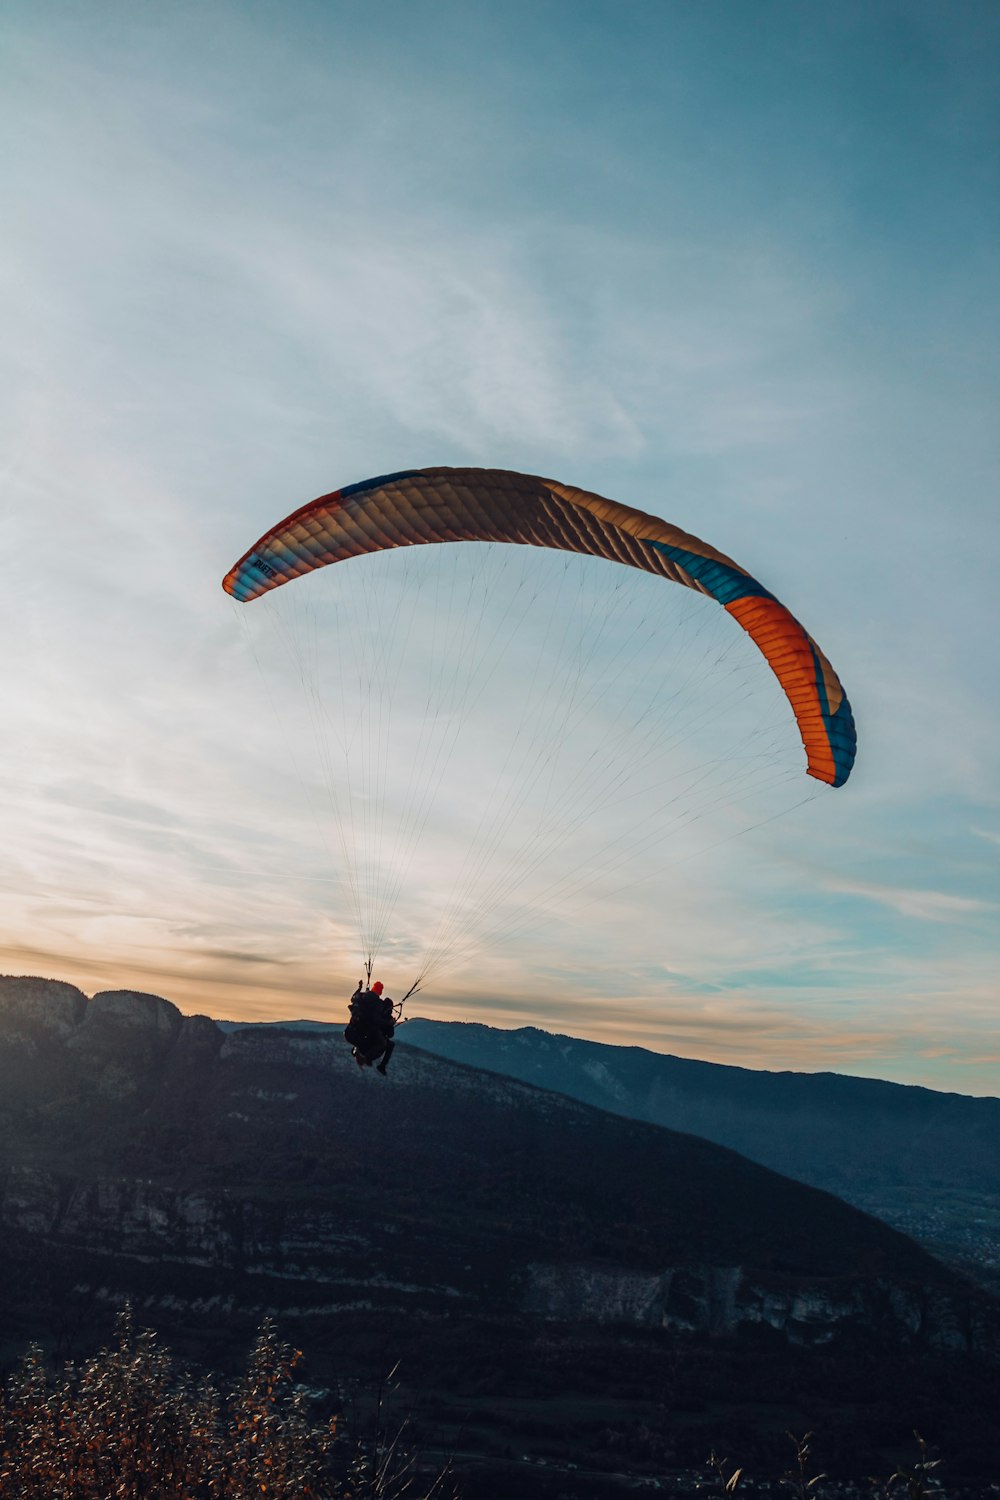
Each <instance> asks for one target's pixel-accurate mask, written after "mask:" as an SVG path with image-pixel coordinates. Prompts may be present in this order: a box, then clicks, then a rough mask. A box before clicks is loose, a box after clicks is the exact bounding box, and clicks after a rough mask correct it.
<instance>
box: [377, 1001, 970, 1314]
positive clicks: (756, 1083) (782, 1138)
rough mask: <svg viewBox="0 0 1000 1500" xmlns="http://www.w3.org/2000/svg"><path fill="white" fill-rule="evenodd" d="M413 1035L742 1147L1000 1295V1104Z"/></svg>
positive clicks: (590, 1048)
mask: <svg viewBox="0 0 1000 1500" xmlns="http://www.w3.org/2000/svg"><path fill="white" fill-rule="evenodd" d="M400 1035H401V1036H403V1037H405V1039H406V1040H407V1041H408V1042H410V1043H411V1044H412V1043H415V1044H416V1045H417V1046H420V1047H424V1048H426V1049H427V1050H428V1051H430V1052H434V1053H436V1054H437V1055H438V1056H440V1057H448V1058H451V1059H452V1060H454V1061H456V1062H463V1063H466V1064H468V1065H469V1066H471V1067H476V1068H488V1069H490V1070H491V1071H493V1072H496V1073H502V1074H504V1075H505V1076H507V1077H511V1078H517V1079H520V1080H521V1081H522V1082H525V1083H534V1084H537V1085H538V1086H539V1087H542V1088H547V1089H551V1090H553V1091H554V1092H556V1093H560V1094H566V1095H568V1096H569V1097H570V1098H572V1099H579V1100H581V1101H582V1102H584V1103H586V1104H591V1105H595V1106H596V1107H597V1108H599V1109H606V1110H611V1111H613V1112H615V1113H616V1114H621V1115H625V1116H627V1117H628V1118H630V1119H636V1120H646V1121H649V1122H650V1123H652V1124H655V1125H663V1126H666V1127H668V1128H669V1129H671V1130H683V1131H687V1132H689V1133H690V1134H692V1135H698V1136H702V1137H703V1138H704V1139H705V1140H709V1141H715V1142H717V1143H718V1144H719V1145H723V1146H729V1147H731V1148H732V1149H733V1150H736V1151H739V1152H741V1153H742V1154H743V1155H744V1156H748V1157H750V1159H751V1160H752V1161H756V1162H760V1163H762V1164H763V1165H764V1166H767V1167H771V1168H772V1169H773V1170H774V1171H777V1172H782V1173H784V1174H786V1175H787V1176H789V1177H794V1178H796V1179H797V1180H798V1181H800V1182H808V1183H810V1184H811V1185H812V1186H814V1187H821V1188H824V1189H825V1190H826V1191H828V1192H831V1193H836V1194H837V1196H838V1197H841V1198H844V1199H846V1200H847V1202H849V1203H854V1204H856V1205H857V1206H858V1207H860V1208H863V1209H865V1210H866V1211H867V1212H869V1213H874V1214H877V1215H878V1216H879V1217H880V1218H883V1219H885V1220H886V1221H887V1222H889V1223H891V1224H893V1225H894V1226H895V1227H896V1228H899V1229H902V1230H903V1231H904V1232H905V1233H907V1234H910V1235H912V1236H913V1237H914V1238H917V1239H919V1241H920V1242H921V1243H922V1244H924V1245H927V1246H929V1247H930V1248H931V1249H932V1250H934V1251H935V1253H937V1254H939V1255H943V1256H945V1257H946V1258H947V1259H948V1261H949V1262H950V1263H951V1264H955V1265H959V1266H962V1267H963V1268H964V1269H966V1270H968V1271H969V1272H970V1273H971V1274H974V1275H976V1277H977V1279H979V1280H980V1281H982V1282H983V1283H984V1284H986V1285H988V1286H989V1285H996V1286H997V1287H998V1289H1000V1098H985V1099H977V1098H971V1097H969V1096H967V1095H963V1094H944V1093H937V1092H935V1091H934V1090H932V1089H926V1088H917V1087H912V1086H907V1085H903V1084H896V1083H886V1082H882V1081H879V1080H877V1079H868V1078H849V1077H845V1076H843V1075H842V1074H837V1073H791V1072H774V1073H772V1072H760V1071H751V1070H750V1069H748V1068H735V1067H729V1066H725V1065H723V1064H720V1063H707V1062H697V1061H694V1060H691V1059H688V1058H683V1057H671V1056H665V1055H663V1054H660V1053H655V1052H649V1051H646V1050H644V1049H643V1048H641V1047H616V1046H608V1045H606V1044H603V1043H598V1042H587V1041H580V1040H579V1039H577V1038H575V1037H568V1036H553V1035H550V1034H549V1033H547V1032H544V1031H539V1030H537V1029H535V1028H534V1027H525V1028H522V1029H520V1030H516V1031H504V1030H499V1029H497V1028H495V1027H491V1026H481V1025H476V1024H472V1023H464V1022H450V1021H429V1020H420V1019H418V1020H413V1021H410V1022H408V1023H407V1025H406V1028H405V1030H402V1031H401V1032H400Z"/></svg>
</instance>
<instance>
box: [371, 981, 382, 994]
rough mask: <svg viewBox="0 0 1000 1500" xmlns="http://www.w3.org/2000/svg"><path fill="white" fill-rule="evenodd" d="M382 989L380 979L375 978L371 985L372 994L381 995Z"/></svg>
mask: <svg viewBox="0 0 1000 1500" xmlns="http://www.w3.org/2000/svg"><path fill="white" fill-rule="evenodd" d="M384 989H385V985H384V984H383V983H382V981H381V979H376V981H375V983H374V984H373V985H372V994H373V995H381V993H382V991H383V990H384Z"/></svg>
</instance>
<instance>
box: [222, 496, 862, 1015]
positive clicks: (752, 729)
mask: <svg viewBox="0 0 1000 1500" xmlns="http://www.w3.org/2000/svg"><path fill="white" fill-rule="evenodd" d="M446 543H447V544H448V545H447V546H445V545H443V544H446ZM560 554H561V556H560ZM352 560H353V561H352ZM344 562H350V563H351V564H352V565H351V566H350V567H348V568H343V569H342V568H340V567H339V566H337V567H333V566H332V565H333V564H341V563H344ZM608 563H610V564H612V566H610V567H608V566H606V564H608ZM522 564H523V566H520V565H522ZM317 573H322V574H323V578H324V580H325V582H326V584H327V585H328V587H327V588H326V589H325V590H324V589H323V587H322V586H321V584H320V581H319V580H317V581H316V582H315V583H312V582H311V583H309V584H308V585H306V584H302V585H300V586H297V587H296V588H293V589H286V588H285V587H284V585H286V584H288V583H292V582H295V581H296V580H304V579H305V578H306V576H307V575H314V574H317ZM574 581H575V583H576V589H575V592H574ZM662 584H668V585H672V586H671V587H668V588H665V589H664V588H661V585H662ZM677 585H680V587H679V588H678V587H676V586H677ZM224 587H225V589H226V591H227V592H228V593H229V594H230V595H231V596H232V597H233V599H234V600H236V601H238V602H240V603H248V602H251V601H254V600H259V599H263V598H267V599H268V600H269V603H268V604H266V605H265V606H263V607H262V608H261V609H260V610H259V611H258V610H254V611H251V612H244V611H243V610H238V611H237V613H238V615H239V617H240V620H241V624H242V625H243V626H244V628H245V629H246V630H247V631H248V633H249V632H250V631H251V629H252V628H253V627H251V626H250V625H248V624H247V623H246V614H249V615H250V616H251V618H252V620H253V622H254V626H256V624H257V622H258V621H260V623H261V625H262V626H266V625H267V624H268V617H269V616H271V615H273V616H274V619H273V621H271V622H270V623H271V624H272V625H273V627H274V628H273V630H272V631H271V632H270V634H271V636H272V638H273V640H274V641H278V642H280V645H281V647H282V651H283V653H286V654H285V656H284V659H283V662H282V665H281V669H280V670H279V671H277V672H275V673H272V674H271V675H270V676H268V675H266V674H265V693H264V695H263V696H264V698H265V699H266V700H267V701H268V702H269V703H270V704H271V706H273V707H277V704H276V702H275V701H274V699H275V693H277V692H280V691H282V690H284V689H287V691H288V693H289V694H290V695H291V696H292V698H294V696H295V693H296V690H299V693H300V696H301V699H302V706H303V712H304V713H305V715H306V716H307V718H308V723H306V724H303V726H302V729H301V730H297V729H296V730H292V729H290V725H291V724H292V722H293V718H294V704H293V703H291V702H288V703H286V704H285V705H284V706H283V709H282V710H281V711H280V712H279V715H278V717H279V719H280V720H281V721H282V728H283V731H287V733H286V740H287V743H288V748H289V751H290V754H289V756H288V759H287V762H286V763H285V765H286V766H287V767H288V768H289V769H298V762H299V761H300V759H301V754H302V751H303V747H304V746H305V744H306V741H307V735H308V734H312V735H314V736H315V739H316V749H317V771H316V773H315V774H313V775H311V776H310V777H309V778H308V780H306V779H304V787H305V790H306V792H307V795H308V796H310V797H311V796H313V795H316V794H317V792H318V795H319V800H318V802H317V806H316V813H317V816H316V818H315V825H316V828H317V831H319V830H320V829H321V828H322V826H323V824H324V814H325V813H332V815H333V822H334V824H335V829H336V833H337V836H338V838H339V842H340V849H339V856H338V855H337V854H336V853H335V852H334V851H332V850H331V851H330V852H331V853H334V858H335V864H336V867H337V872H338V874H337V878H338V880H341V881H342V882H343V884H342V890H343V900H342V901H341V902H340V906H339V908H338V910H342V909H345V908H347V907H349V906H353V910H354V914H355V921H356V927H357V931H358V934H359V938H360V941H361V950H362V952H363V953H364V954H365V955H366V973H367V978H368V980H369V982H370V980H371V974H372V964H373V961H374V956H375V955H376V954H377V953H380V952H381V951H382V947H383V944H384V942H385V940H386V938H387V936H388V934H389V932H390V931H391V932H392V935H393V940H394V944H395V952H394V963H396V962H397V961H398V955H401V954H402V953H404V952H405V953H407V954H414V955H416V954H419V955H420V957H419V961H418V962H417V964H416V978H415V979H414V982H413V984H412V985H411V987H410V989H409V990H408V991H407V994H412V993H414V992H415V991H416V990H417V989H419V988H420V985H421V983H422V981H423V979H424V977H425V976H426V974H427V973H428V972H429V971H430V969H431V968H432V967H438V966H439V965H440V964H442V963H444V961H445V960H447V962H448V963H449V964H452V963H454V962H455V961H456V959H458V958H461V956H462V955H463V954H469V953H471V952H474V951H475V950H476V948H477V947H478V948H479V949H480V950H481V949H482V948H483V947H484V946H487V945H488V946H489V948H490V949H492V950H493V951H497V950H498V948H499V947H500V946H501V945H502V944H503V943H504V941H506V940H509V938H510V936H511V935H512V934H513V933H521V932H523V931H524V927H525V923H526V922H527V924H528V925H529V926H530V925H532V924H537V923H546V922H549V923H551V921H552V920H553V919H554V918H558V916H559V914H560V913H561V912H563V911H564V910H565V909H566V905H567V903H569V902H572V901H574V900H578V899H580V897H581V893H583V894H585V895H586V899H587V901H588V902H589V901H591V900H598V899H603V898H604V897H605V896H609V895H610V896H611V898H612V900H614V898H615V895H616V892H615V890H614V889H613V886H614V882H615V881H616V880H625V881H631V882H635V881H636V880H643V879H647V871H648V868H649V867H648V864H647V863H644V856H646V855H648V854H649V853H650V852H651V851H653V850H654V849H657V848H663V847H667V848H669V853H670V858H671V860H672V861H676V860H680V859H684V858H687V857H689V853H690V852H692V851H693V852H697V851H696V850H695V849H694V846H695V845H696V844H698V842H699V838H698V836H699V835H701V838H700V847H701V848H704V847H705V846H706V844H708V845H709V846H710V847H711V846H712V843H711V841H713V840H714V841H715V842H724V841H725V840H727V839H728V838H731V837H735V836H738V835H739V834H741V833H743V832H746V831H748V830H749V829H750V828H755V827H757V826H759V825H760V824H761V823H762V822H768V821H770V820H771V819H772V818H774V817H778V816H781V815H783V814H784V813H785V812H788V811H789V810H790V809H791V807H793V806H797V805H799V803H801V802H802V801H805V800H808V799H809V797H810V796H811V795H814V794H815V793H816V791H818V788H816V787H815V783H814V788H813V792H811V793H809V792H807V793H803V791H802V790H801V782H802V777H801V771H802V769H803V765H802V761H801V758H800V754H799V751H798V744H797V741H796V736H795V734H794V732H793V730H792V721H793V716H794V725H795V727H796V728H797V730H798V736H799V738H800V739H801V742H802V745H803V746H804V748H805V765H804V769H805V770H806V771H807V772H808V774H809V776H810V777H813V778H815V781H816V782H823V783H825V784H826V785H827V786H829V787H840V786H842V785H843V784H844V782H846V780H847V779H848V777H849V775H850V774H851V768H852V765H853V763H854V758H855V749H856V741H855V729H854V720H853V717H852V714H851V708H850V705H849V703H848V701H847V697H846V695H845V693H844V690H843V687H842V686H841V683H840V680H839V678H838V677H837V675H836V673H835V672H834V670H833V667H832V666H831V664H830V662H829V660H828V659H827V657H826V656H825V655H824V654H823V652H822V651H821V650H820V648H819V647H818V646H817V644H816V643H815V642H814V641H813V640H812V638H811V637H810V636H809V635H808V634H807V632H806V631H805V630H804V629H803V627H802V626H801V625H800V624H799V622H798V621H797V619H796V618H795V617H794V616H793V615H792V614H791V612H790V611H789V610H788V609H787V607H786V606H785V605H784V604H782V603H781V602H780V601H779V600H778V599H777V598H776V597H775V595H774V594H773V593H772V592H771V591H770V590H769V589H768V588H766V587H765V586H764V584H762V583H761V582H759V581H758V580H757V579H756V578H755V577H753V576H752V575H751V574H750V573H749V572H748V571H747V570H746V569H745V568H744V567H742V566H741V565H740V564H739V563H737V562H735V561H734V560H733V559H732V558H730V557H728V556H727V555H726V554H725V553H723V552H721V551H719V550H718V549H717V548H716V547H714V546H712V545H710V544H709V543H707V542H704V541H701V540H700V539H699V538H698V537H696V536H693V535H691V534H690V533H689V532H686V531H684V530H682V529H681V528H680V527H678V526H676V525H673V524H672V523H670V522H668V521H666V520H663V519H661V518H659V517H657V516H655V515H650V514H648V513H646V512H644V511H641V510H637V509H635V508H634V507H631V506H628V505H624V504H621V503H620V502H618V501H614V500H609V499H606V498H604V497H602V496H600V495H596V494H593V493H590V492H589V491H586V490H581V489H578V488H576V487H574V486H572V485H567V484H563V483H560V482H559V481H556V480H552V479H543V478H540V477H538V476H534V475H529V474H520V473H515V472H512V471H507V470H499V469H475V468H432V469H419V470H406V471H403V472H400V473H395V474H389V475H382V476H380V477H377V478H374V479H369V480H365V481H363V482H362V483H359V484H353V485H348V486H346V487H345V488H344V489H341V490H335V491H333V492H331V493H330V494H327V495H322V496H320V497H319V498H318V499H316V500H313V501H311V502H310V503H309V504H308V505H304V506H302V507H300V508H299V509H298V510H296V511H294V512H293V513H292V514H291V515H290V516H288V517H287V518H286V519H285V520H283V521H280V522H278V523H277V524H276V525H274V526H273V527H271V528H270V529H269V530H268V531H267V532H266V533H265V534H264V535H263V536H262V537H261V538H260V539H259V540H258V541H257V542H256V543H255V544H254V546H253V547H251V548H250V549H249V550H248V551H247V552H246V553H244V555H243V557H242V558H240V560H239V562H237V563H236V564H235V566H234V567H233V568H232V569H231V570H230V572H229V573H228V574H227V575H226V578H225V580H224ZM324 595H325V602H326V603H327V606H328V609H329V611H330V619H329V620H328V621H327V620H326V618H325V617H324V616H323V614H322V611H321V609H320V608H319V606H321V604H322V603H323V602H324V600H323V599H322V598H321V597H320V596H324ZM275 596H277V601H276V602H275ZM314 596H315V606H317V607H316V609H315V612H314V609H313V600H314ZM300 606H302V609H301V614H300V613H299V607H300ZM672 606H676V607H672ZM715 606H721V609H717V608H716V607H715ZM727 615H728V616H729V617H731V619H732V620H734V621H735V622H736V623H737V624H738V625H740V626H741V627H742V630H736V629H733V628H732V627H731V626H730V624H729V621H728V620H727V618H726V616H727ZM261 616H264V619H263V620H261ZM268 633H269V632H268V631H267V630H266V629H262V631H261V632H260V637H257V638H255V642H254V655H255V656H256V657H258V659H259V653H258V649H257V648H258V645H259V644H260V642H261V639H264V640H266V638H267V635H268ZM751 642H752V643H753V647H756V648H757V649H756V650H754V649H753V648H752V647H751V646H750V643H751ZM758 652H759V653H760V655H758ZM761 657H763V661H762V660H761ZM764 661H766V663H767V665H768V666H769V667H770V670H771V673H773V677H772V676H770V675H769V673H768V672H767V671H764V670H762V668H763V663H764ZM284 769H285V766H283V771H284ZM793 785H794V787H795V788H799V789H798V790H792V787H793ZM781 799H784V800H783V801H782V800H781ZM710 824H711V825H712V827H711V829H710V828H709V825H710ZM404 893H405V899H401V897H402V896H403V895H404ZM404 911H406V912H409V914H410V920H409V925H408V927H407V928H406V929H405V930H403V929H402V928H401V926H400V922H399V917H400V915H401V914H402V913H403V912H404ZM626 915H627V912H626ZM620 926H621V923H620V922H619V928H620ZM576 930H577V931H578V932H579V931H580V928H579V926H577V928H576ZM373 988H374V986H373ZM405 998H406V996H404V999H405Z"/></svg>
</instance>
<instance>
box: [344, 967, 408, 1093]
mask: <svg viewBox="0 0 1000 1500" xmlns="http://www.w3.org/2000/svg"><path fill="white" fill-rule="evenodd" d="M384 989H385V986H384V985H383V983H382V981H381V980H378V979H377V980H376V981H375V983H374V984H373V985H372V986H371V988H370V989H362V981H361V980H359V981H358V987H357V989H356V990H355V991H354V994H353V995H352V996H351V1001H350V1012H351V1019H350V1021H349V1022H348V1023H347V1026H346V1028H345V1030H344V1040H345V1041H348V1042H350V1044H351V1049H352V1055H353V1057H354V1061H355V1062H356V1063H357V1065H358V1067H359V1068H368V1067H371V1066H372V1064H373V1063H375V1064H377V1066H376V1068H375V1071H376V1072H377V1073H381V1074H382V1076H383V1077H385V1073H386V1069H387V1068H388V1066H389V1059H390V1057H391V1056H392V1052H393V1048H394V1047H395V1045H396V1044H395V1042H394V1041H393V1039H392V1037H393V1032H394V1031H395V1029H396V1018H395V1014H394V1010H393V1004H392V1001H391V1000H390V999H389V996H388V995H383V993H382V992H383V990H384Z"/></svg>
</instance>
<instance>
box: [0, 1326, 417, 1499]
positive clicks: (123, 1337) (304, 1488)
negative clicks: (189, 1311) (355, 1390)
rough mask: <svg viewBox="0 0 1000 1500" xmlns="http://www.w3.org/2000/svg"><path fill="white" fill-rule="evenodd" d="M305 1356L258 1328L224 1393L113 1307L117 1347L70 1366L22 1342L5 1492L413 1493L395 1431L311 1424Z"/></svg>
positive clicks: (2, 1457) (0, 1443)
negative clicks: (362, 1434) (365, 1433)
mask: <svg viewBox="0 0 1000 1500" xmlns="http://www.w3.org/2000/svg"><path fill="white" fill-rule="evenodd" d="M299 1358H300V1355H299V1353H298V1351H297V1350H293V1349H292V1348H291V1347H290V1346H289V1345H287V1344H284V1343H282V1342H281V1340H280V1339H279V1338H278V1336H277V1333H276V1331H275V1328H274V1326H273V1324H271V1323H270V1322H266V1323H265V1324H264V1325H263V1327H262V1328H261V1330H260V1334H259V1336H258V1338H257V1342H256V1344H255V1345H254V1348H253V1351H252V1353H251V1356H250V1361H249V1364H248V1367H247V1372H246V1374H245V1376H244V1377H243V1379H242V1380H241V1381H239V1383H238V1384H237V1385H236V1386H235V1388H233V1389H232V1390H230V1391H229V1392H227V1393H225V1394H223V1393H222V1392H221V1391H220V1390H219V1389H218V1388H217V1387H216V1386H215V1385H214V1384H213V1383H212V1382H211V1381H209V1380H207V1379H203V1378H202V1379H199V1378H197V1377H195V1376H193V1375H191V1374H189V1373H188V1372H186V1371H185V1370H184V1369H182V1368H181V1367H180V1366H178V1364H177V1363H176V1361H175V1360H174V1359H173V1357H172V1355H171V1354H170V1353H169V1352H168V1351H166V1350H165V1349H162V1348H161V1347H160V1345H159V1344H158V1342H157V1339H156V1335H155V1334H154V1333H152V1332H150V1331H148V1330H146V1331H142V1332H139V1333H136V1331H135V1329H134V1326H133V1322H132V1315H131V1311H130V1310H128V1309H126V1310H125V1311H124V1312H123V1313H122V1314H120V1316H119V1318H118V1322H117V1327H116V1338H115V1343H114V1345H113V1346H112V1347H111V1348H108V1349H102V1350H101V1351H100V1353H99V1354H97V1355H95V1356H94V1357H93V1358H92V1359H89V1360H87V1362H86V1363H85V1364H84V1365H83V1366H82V1367H80V1368H79V1369H77V1368H76V1367H75V1366H73V1365H67V1366H66V1367H65V1369H64V1370H62V1371H61V1372H60V1373H59V1374H57V1375H53V1374H52V1373H50V1371H49V1370H48V1368H47V1366H46V1363H45V1360H44V1357H43V1355H42V1351H41V1350H40V1349H39V1348H37V1347H32V1348H31V1349H29V1351H28V1353H27V1354H26V1355H25V1357H24V1359H23V1360H22V1362H21V1364H20V1366H19V1368H18V1370H17V1371H16V1373H15V1374H14V1375H13V1376H12V1377H11V1378H10V1380H9V1381H8V1382H7V1386H6V1388H5V1390H4V1392H3V1396H2V1399H0V1497H2V1500H181V1497H183V1500H251V1497H253V1500H262V1497H263V1500H270V1497H272V1496H273V1497H280V1500H396V1497H399V1496H401V1495H402V1494H403V1492H404V1491H406V1493H407V1495H408V1496H409V1497H410V1500H419V1496H420V1494H421V1493H422V1494H423V1496H424V1497H425V1500H429V1497H430V1496H432V1495H440V1494H442V1492H443V1489H444V1484H445V1476H444V1475H441V1476H439V1477H438V1479H437V1480H435V1481H434V1482H433V1483H432V1484H431V1485H430V1487H429V1488H428V1487H425V1488H424V1490H423V1491H422V1492H421V1491H420V1490H419V1488H418V1487H416V1485H415V1459H414V1455H413V1454H412V1453H410V1452H409V1451H408V1450H407V1449H406V1447H405V1445H404V1443H403V1441H402V1437H403V1429H402V1428H399V1429H397V1430H396V1431H395V1432H394V1433H392V1434H390V1433H389V1431H388V1430H387V1428H386V1425H385V1423H384V1422H382V1421H380V1422H379V1424H378V1425H377V1426H376V1428H375V1429H374V1431H373V1434H372V1436H371V1437H370V1439H369V1441H368V1442H367V1443H365V1442H364V1441H362V1440H361V1439H360V1438H359V1437H358V1436H357V1435H352V1434H350V1433H349V1432H347V1431H346V1430H343V1424H342V1423H341V1421H340V1419H339V1417H338V1416H333V1417H330V1418H328V1419H326V1420H317V1419H316V1418H315V1417H314V1416H313V1415H312V1414H311V1412H310V1400H311V1393H309V1392H308V1391H306V1390H305V1389H304V1388H303V1387H302V1386H300V1385H296V1383H295V1380H294V1375H293V1371H294V1369H295V1366H296V1364H297V1363H298V1360H299Z"/></svg>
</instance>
